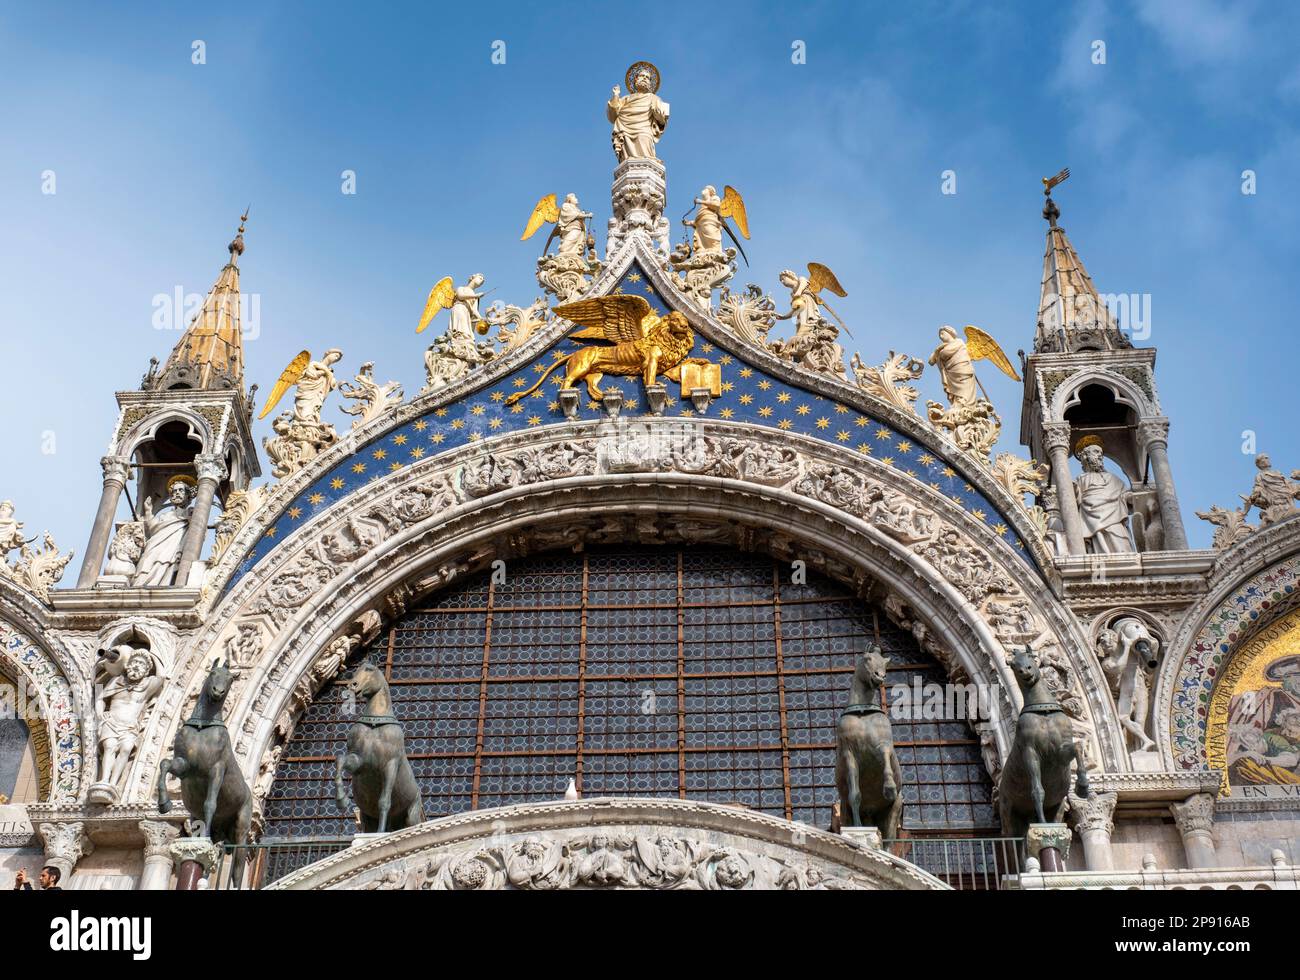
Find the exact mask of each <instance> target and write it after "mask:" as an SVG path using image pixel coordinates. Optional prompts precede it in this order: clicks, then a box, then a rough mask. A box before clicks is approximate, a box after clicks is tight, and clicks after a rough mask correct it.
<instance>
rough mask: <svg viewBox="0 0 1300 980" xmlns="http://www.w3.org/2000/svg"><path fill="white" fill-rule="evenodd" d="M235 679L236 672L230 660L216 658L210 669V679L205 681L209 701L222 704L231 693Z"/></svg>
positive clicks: (205, 693) (204, 688) (204, 687)
mask: <svg viewBox="0 0 1300 980" xmlns="http://www.w3.org/2000/svg"><path fill="white" fill-rule="evenodd" d="M234 680H235V672H234V671H233V670H231V668H230V664H229V662H223V661H222V660H220V659H217V660H214V661H212V667H211V668H210V669H209V670H208V679H207V680H206V681H204V682H203V693H204V695H205V696H206V697H207V699H208V700H209V701H211V702H213V703H214V704H221V703H222V702H223V701H225V700H226V695H227V694H229V693H230V685H231V684H233V683H234Z"/></svg>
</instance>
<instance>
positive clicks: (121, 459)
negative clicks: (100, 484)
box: [99, 456, 131, 485]
mask: <svg viewBox="0 0 1300 980" xmlns="http://www.w3.org/2000/svg"><path fill="white" fill-rule="evenodd" d="M99 465H100V467H101V468H102V469H103V470H104V482H105V483H117V484H119V485H120V484H124V483H126V481H127V480H128V479H129V478H130V476H131V460H130V458H129V457H127V456H104V457H102V458H101V459H100V461H99Z"/></svg>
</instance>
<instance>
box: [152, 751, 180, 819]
mask: <svg viewBox="0 0 1300 980" xmlns="http://www.w3.org/2000/svg"><path fill="white" fill-rule="evenodd" d="M184 772H185V760H184V759H182V758H180V757H179V756H172V757H171V758H170V759H163V761H162V763H161V764H160V765H159V766H158V812H159V813H170V812H171V809H172V801H171V798H170V797H169V796H168V795H167V777H168V776H169V775H171V776H175V777H177V778H178V779H179V778H180V777H181V776H182V775H183V774H184Z"/></svg>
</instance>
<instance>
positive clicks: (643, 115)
mask: <svg viewBox="0 0 1300 980" xmlns="http://www.w3.org/2000/svg"><path fill="white" fill-rule="evenodd" d="M624 81H625V82H626V83H627V88H628V94H627V95H620V94H619V89H618V86H617V85H615V86H614V89H613V94H612V95H611V96H610V99H609V102H608V103H607V104H606V106H605V116H606V118H608V119H609V121H610V122H611V123H613V125H614V130H613V133H612V134H611V137H610V140H611V142H612V143H613V146H614V156H616V157H617V158H618V161H619V163H622V162H623V161H624V160H653V159H655V144H656V143H658V142H659V137H661V136H663V134H664V129H665V128H666V127H667V126H668V103H667V102H665V101H664V100H663V99H661V98H659V96H658V95H657V94H655V93H657V92H658V91H659V69H658V68H656V67H655V66H654V65H652V64H650V62H648V61H638V62H637V63H636V64H634V65H633V66H632V67H631V68H629V69H628V70H627V76H626V77H625V78H624Z"/></svg>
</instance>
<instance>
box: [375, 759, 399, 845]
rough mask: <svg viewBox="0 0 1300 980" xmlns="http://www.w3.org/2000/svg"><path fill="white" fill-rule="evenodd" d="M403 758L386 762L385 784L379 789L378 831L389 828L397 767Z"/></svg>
mask: <svg viewBox="0 0 1300 980" xmlns="http://www.w3.org/2000/svg"><path fill="white" fill-rule="evenodd" d="M401 761H402V760H401V759H399V758H392V759H389V760H388V761H387V762H385V763H384V785H383V788H382V789H380V791H379V829H378V830H377V831H376V833H380V834H382V833H384V832H385V831H386V830H388V811H389V810H390V809H392V806H393V786H394V784H395V783H396V782H397V767H398V764H399V763H401Z"/></svg>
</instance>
